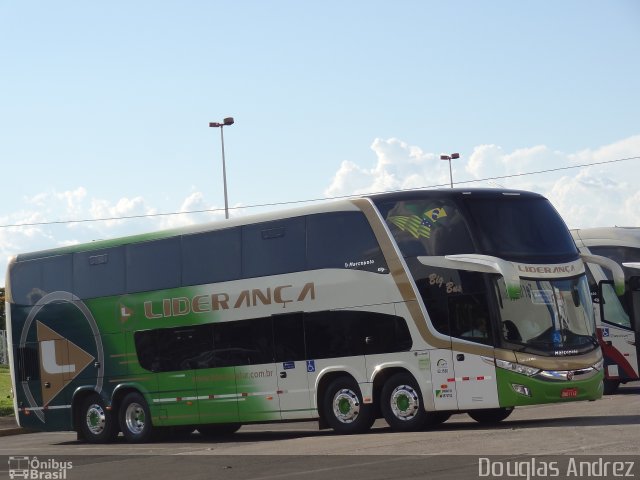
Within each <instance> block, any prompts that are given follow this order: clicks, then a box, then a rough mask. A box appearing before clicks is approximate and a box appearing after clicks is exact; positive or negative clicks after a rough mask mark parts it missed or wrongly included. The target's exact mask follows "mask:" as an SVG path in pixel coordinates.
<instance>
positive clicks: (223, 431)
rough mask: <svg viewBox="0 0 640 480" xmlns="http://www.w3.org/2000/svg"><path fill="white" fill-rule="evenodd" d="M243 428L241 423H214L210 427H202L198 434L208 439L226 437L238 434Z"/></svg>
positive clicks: (199, 428)
mask: <svg viewBox="0 0 640 480" xmlns="http://www.w3.org/2000/svg"><path fill="white" fill-rule="evenodd" d="M241 426H242V425H241V424H239V423H214V424H210V425H200V426H199V427H198V432H200V435H202V436H203V437H207V438H216V437H224V436H225V435H232V434H234V433H236V432H237V431H238V430H240V427H241Z"/></svg>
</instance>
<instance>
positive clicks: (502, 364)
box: [496, 358, 540, 377]
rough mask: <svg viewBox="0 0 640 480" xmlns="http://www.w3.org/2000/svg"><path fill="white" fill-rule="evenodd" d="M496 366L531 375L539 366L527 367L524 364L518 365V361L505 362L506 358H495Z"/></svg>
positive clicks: (537, 370) (536, 371)
mask: <svg viewBox="0 0 640 480" xmlns="http://www.w3.org/2000/svg"><path fill="white" fill-rule="evenodd" d="M496 367H499V368H504V369H505V370H511V371H512V372H516V373H520V374H521V375H526V376H527V377H531V376H533V375H535V374H536V373H538V372H539V371H540V369H539V368H535V367H528V366H526V365H520V364H519V363H513V362H507V361H506V360H499V359H497V358H496Z"/></svg>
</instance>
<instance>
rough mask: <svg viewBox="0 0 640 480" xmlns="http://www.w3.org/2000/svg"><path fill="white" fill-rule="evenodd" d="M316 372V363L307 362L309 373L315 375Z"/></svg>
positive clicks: (313, 361) (312, 361)
mask: <svg viewBox="0 0 640 480" xmlns="http://www.w3.org/2000/svg"><path fill="white" fill-rule="evenodd" d="M315 371H316V361H315V360H307V372H309V373H313V372H315Z"/></svg>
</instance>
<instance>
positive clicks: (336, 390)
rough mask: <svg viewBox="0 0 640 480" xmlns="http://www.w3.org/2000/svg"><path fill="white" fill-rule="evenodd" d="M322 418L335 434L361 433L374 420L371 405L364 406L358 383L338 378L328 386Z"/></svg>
mask: <svg viewBox="0 0 640 480" xmlns="http://www.w3.org/2000/svg"><path fill="white" fill-rule="evenodd" d="M322 406H323V409H324V412H323V413H324V417H325V419H326V421H327V423H328V424H329V426H330V427H331V428H332V429H333V430H334V431H335V432H337V433H343V434H352V433H363V432H366V431H367V430H369V428H371V425H373V422H374V420H375V418H374V415H373V407H372V405H365V404H364V402H363V401H362V393H361V392H360V387H358V383H357V382H356V381H355V380H353V379H352V378H350V377H339V378H336V379H335V380H334V381H333V382H331V383H330V384H329V387H328V388H327V390H326V391H325V394H324V399H323V402H322Z"/></svg>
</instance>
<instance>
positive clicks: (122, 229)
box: [0, 187, 239, 285]
mask: <svg viewBox="0 0 640 480" xmlns="http://www.w3.org/2000/svg"><path fill="white" fill-rule="evenodd" d="M23 203H24V208H23V209H22V210H20V211H18V212H15V213H12V214H10V215H5V216H2V217H0V225H3V227H0V271H1V272H4V271H5V270H6V266H7V260H8V259H9V257H11V256H14V255H17V254H19V253H23V252H30V251H37V250H45V249H49V248H55V247H61V246H66V245H73V244H77V243H82V242H90V241H93V240H99V239H106V238H116V237H119V236H126V235H132V234H136V233H141V232H148V231H153V230H161V229H165V228H175V227H179V226H183V225H191V224H195V223H204V222H208V221H212V220H215V219H223V218H224V210H221V209H220V207H218V206H215V205H211V204H209V203H208V202H207V201H206V199H205V197H204V195H203V194H202V193H201V192H198V191H195V190H194V191H192V192H191V193H190V194H189V195H188V196H187V197H186V198H185V199H184V200H182V201H181V202H179V205H176V207H175V208H173V209H169V211H168V213H170V212H184V213H185V214H184V215H156V214H157V213H158V209H157V208H156V207H154V206H151V205H149V203H148V201H147V200H146V199H145V198H143V197H141V196H137V197H134V198H128V197H122V198H119V199H116V200H109V199H104V198H98V197H93V196H91V194H90V192H89V191H88V190H87V189H86V188H84V187H78V188H75V189H72V190H67V191H62V192H58V191H55V190H51V191H47V192H41V193H38V194H36V195H33V196H30V197H25V198H24V199H23ZM203 210H217V211H216V212H213V213H208V212H202V213H196V214H189V213H187V212H191V211H203ZM238 214H239V213H238V211H234V215H238ZM138 216H139V217H140V218H134V219H124V218H123V217H138ZM102 219H107V220H102ZM69 220H80V221H77V222H68V221H69ZM45 222H46V223H45ZM57 222H59V223H57ZM43 223H45V224H43ZM8 225H19V226H8ZM0 279H2V280H0V285H1V284H2V283H3V279H4V274H0Z"/></svg>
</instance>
